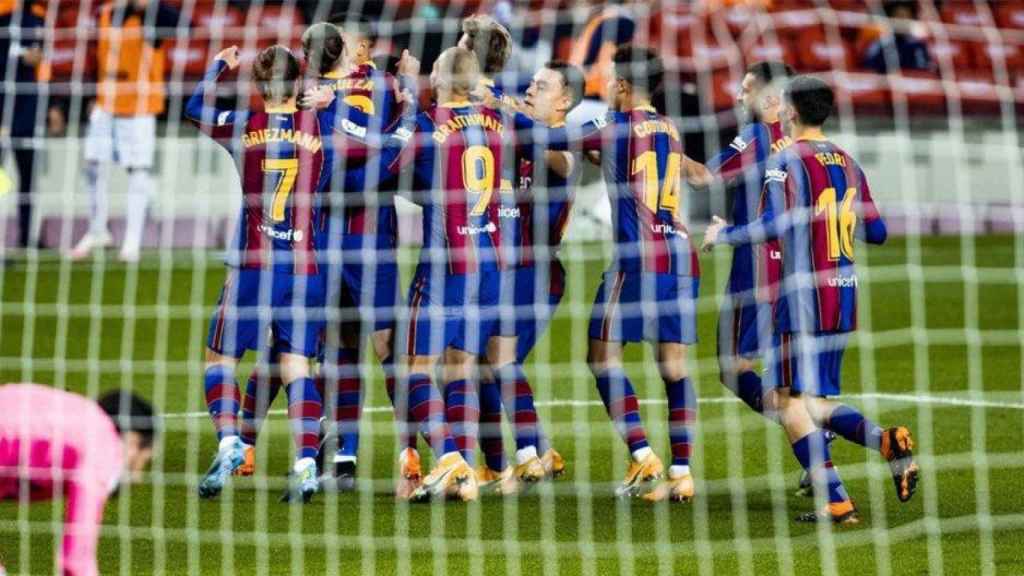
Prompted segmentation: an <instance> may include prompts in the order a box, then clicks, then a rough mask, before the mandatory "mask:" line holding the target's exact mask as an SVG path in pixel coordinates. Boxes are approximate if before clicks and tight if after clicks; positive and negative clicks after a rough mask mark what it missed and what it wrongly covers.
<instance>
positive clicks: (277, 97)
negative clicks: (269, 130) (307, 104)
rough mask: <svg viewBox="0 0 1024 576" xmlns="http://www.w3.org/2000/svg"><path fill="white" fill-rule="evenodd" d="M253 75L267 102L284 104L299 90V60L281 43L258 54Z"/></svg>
mask: <svg viewBox="0 0 1024 576" xmlns="http://www.w3.org/2000/svg"><path fill="white" fill-rule="evenodd" d="M252 76H253V79H254V80H256V83H257V84H258V85H259V88H260V95H261V96H263V99H264V100H265V101H266V102H267V103H271V104H283V103H285V102H287V101H289V100H291V99H292V98H294V97H295V95H296V93H297V92H298V83H299V60H298V58H296V57H295V55H294V54H292V51H291V50H289V49H287V48H285V47H284V46H281V45H280V44H277V45H274V46H271V47H269V48H265V49H263V51H261V52H260V53H259V54H258V55H257V56H256V63H255V64H253V67H252Z"/></svg>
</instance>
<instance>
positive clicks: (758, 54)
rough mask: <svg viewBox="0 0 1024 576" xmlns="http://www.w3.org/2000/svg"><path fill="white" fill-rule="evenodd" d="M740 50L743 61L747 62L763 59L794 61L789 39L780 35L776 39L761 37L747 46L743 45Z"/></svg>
mask: <svg viewBox="0 0 1024 576" xmlns="http://www.w3.org/2000/svg"><path fill="white" fill-rule="evenodd" d="M742 51H743V58H744V61H745V62H746V63H747V64H752V63H754V62H758V61H763V60H773V61H777V62H789V63H792V62H795V61H796V53H795V51H794V50H793V47H792V45H791V44H790V43H789V39H788V38H785V37H781V38H779V39H778V40H770V39H767V38H762V39H760V40H759V41H757V42H754V43H753V44H751V45H749V46H744V47H743V48H742Z"/></svg>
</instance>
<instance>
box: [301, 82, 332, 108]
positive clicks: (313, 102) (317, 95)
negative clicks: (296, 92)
mask: <svg viewBox="0 0 1024 576" xmlns="http://www.w3.org/2000/svg"><path fill="white" fill-rule="evenodd" d="M331 102H334V88H332V87H331V86H329V85H325V86H315V87H313V88H309V89H307V90H306V91H305V92H303V93H302V95H301V96H299V108H304V109H307V110H323V109H324V108H327V107H328V106H330V105H331Z"/></svg>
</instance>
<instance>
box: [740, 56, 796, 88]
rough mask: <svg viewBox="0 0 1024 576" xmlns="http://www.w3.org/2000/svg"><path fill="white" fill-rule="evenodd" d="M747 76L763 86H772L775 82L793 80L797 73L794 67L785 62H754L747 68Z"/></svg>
mask: <svg viewBox="0 0 1024 576" xmlns="http://www.w3.org/2000/svg"><path fill="white" fill-rule="evenodd" d="M747 74H750V75H751V76H753V77H754V78H757V81H758V82H760V83H761V84H771V83H772V81H774V80H780V79H782V80H785V79H786V78H791V77H792V76H793V75H794V74H795V72H794V71H793V67H792V66H790V65H789V64H786V63H785V62H773V61H770V60H767V61H762V62H754V63H753V64H751V65H750V66H747Z"/></svg>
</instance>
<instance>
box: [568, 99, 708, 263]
mask: <svg viewBox="0 0 1024 576" xmlns="http://www.w3.org/2000/svg"><path fill="white" fill-rule="evenodd" d="M583 131H584V136H583V138H582V148H583V150H584V151H591V150H594V151H601V167H602V171H603V172H604V178H605V182H606V184H607V186H608V195H609V197H610V200H611V206H612V228H613V235H614V240H615V248H616V249H615V262H614V264H613V266H612V267H613V269H618V270H622V271H624V272H653V273H658V274H675V275H679V276H694V277H696V276H699V275H700V266H699V264H698V262H697V252H696V250H695V249H694V247H693V243H692V241H691V238H690V233H689V231H687V229H686V226H685V225H684V224H683V220H682V214H683V196H682V192H683V188H682V166H683V142H682V139H681V138H680V136H679V131H678V129H677V128H676V125H675V123H674V122H672V120H671V119H669V118H667V117H665V116H662V115H660V114H658V113H657V112H656V111H655V110H654V108H652V107H639V108H634V109H633V110H630V111H629V112H609V113H608V114H607V115H606V116H604V117H601V118H597V119H595V120H592V121H590V122H588V123H587V124H585V125H584V126H583Z"/></svg>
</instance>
